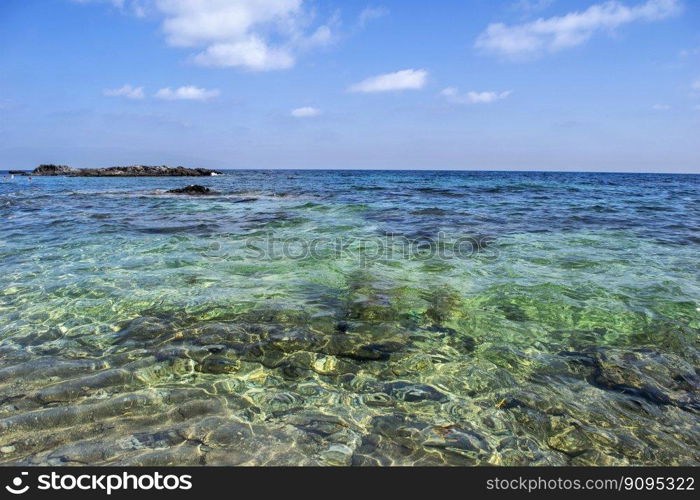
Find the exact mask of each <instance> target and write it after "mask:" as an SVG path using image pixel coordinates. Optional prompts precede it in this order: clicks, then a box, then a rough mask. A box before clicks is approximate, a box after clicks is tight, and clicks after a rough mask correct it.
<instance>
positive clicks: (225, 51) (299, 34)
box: [155, 0, 336, 71]
mask: <svg viewBox="0 0 700 500" xmlns="http://www.w3.org/2000/svg"><path fill="white" fill-rule="evenodd" d="M303 4H304V0H198V1H193V0H156V3H155V5H156V7H157V9H158V10H159V11H160V12H161V13H163V14H164V15H165V20H164V22H163V31H164V33H165V35H166V40H167V42H168V43H169V44H170V45H172V46H175V47H203V51H201V52H199V53H197V54H196V55H195V56H194V57H193V61H194V62H195V63H196V64H201V65H205V66H220V67H242V68H246V69H249V70H255V71H267V70H277V69H286V68H289V67H291V66H293V65H294V63H295V61H296V57H297V55H298V53H299V52H301V51H303V50H308V49H310V48H313V47H317V46H322V45H327V44H329V43H331V42H332V40H333V38H334V37H333V32H332V29H331V25H332V24H334V23H335V22H336V20H334V19H332V20H331V21H329V23H327V24H324V25H322V26H318V27H316V28H315V29H309V28H310V24H311V18H312V15H311V14H310V13H309V12H308V11H307V10H306V9H304V5H303Z"/></svg>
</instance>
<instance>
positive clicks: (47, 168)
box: [30, 165, 77, 175]
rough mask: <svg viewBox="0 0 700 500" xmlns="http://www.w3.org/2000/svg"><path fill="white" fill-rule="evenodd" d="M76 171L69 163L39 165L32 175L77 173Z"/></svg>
mask: <svg viewBox="0 0 700 500" xmlns="http://www.w3.org/2000/svg"><path fill="white" fill-rule="evenodd" d="M76 172H77V170H75V169H74V168H71V167H69V166H68V165H39V166H38V167H36V168H35V169H34V170H33V171H32V173H31V174H30V175H75V174H76Z"/></svg>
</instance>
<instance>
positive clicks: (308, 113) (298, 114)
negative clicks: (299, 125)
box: [290, 106, 321, 118]
mask: <svg viewBox="0 0 700 500" xmlns="http://www.w3.org/2000/svg"><path fill="white" fill-rule="evenodd" d="M290 114H291V115H292V116H293V117H294V118H313V117H314V116H318V115H320V114H321V110H320V109H318V108H312V107H310V106H305V107H303V108H296V109H293V110H292V112H291V113H290Z"/></svg>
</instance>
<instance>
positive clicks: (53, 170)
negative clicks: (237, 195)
mask: <svg viewBox="0 0 700 500" xmlns="http://www.w3.org/2000/svg"><path fill="white" fill-rule="evenodd" d="M220 174H221V172H218V171H216V170H209V169H206V168H185V167H182V166H178V167H168V166H167V165H158V166H149V165H131V166H126V167H121V166H118V167H107V168H81V169H75V168H71V167H69V166H67V165H39V166H38V167H37V168H35V169H34V170H33V171H32V173H31V175H68V176H72V177H209V176H212V175H220Z"/></svg>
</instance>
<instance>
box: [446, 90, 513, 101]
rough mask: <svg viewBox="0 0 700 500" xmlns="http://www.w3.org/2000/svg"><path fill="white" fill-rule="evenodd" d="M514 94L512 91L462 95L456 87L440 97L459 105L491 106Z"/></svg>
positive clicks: (472, 92)
mask: <svg viewBox="0 0 700 500" xmlns="http://www.w3.org/2000/svg"><path fill="white" fill-rule="evenodd" d="M512 93H513V92H512V91H511V90H506V91H503V92H493V91H487V92H474V91H471V92H467V93H466V94H460V93H459V89H457V88H455V87H447V88H446V89H444V90H443V91H442V92H440V95H442V96H444V97H445V98H446V99H447V100H448V101H449V102H454V103H457V104H489V103H492V102H496V101H501V100H503V99H505V98H506V97H508V96H509V95H511V94H512Z"/></svg>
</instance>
